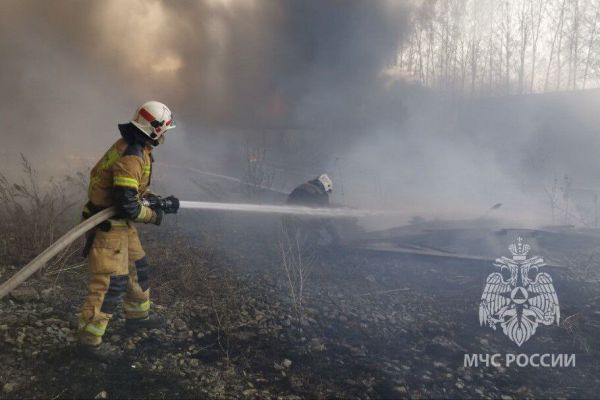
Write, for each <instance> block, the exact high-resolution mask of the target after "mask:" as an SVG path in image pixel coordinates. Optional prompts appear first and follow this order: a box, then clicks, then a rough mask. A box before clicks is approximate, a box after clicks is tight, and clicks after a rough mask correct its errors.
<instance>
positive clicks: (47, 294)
mask: <svg viewBox="0 0 600 400" xmlns="http://www.w3.org/2000/svg"><path fill="white" fill-rule="evenodd" d="M40 294H41V295H42V299H44V300H50V299H51V298H52V297H53V295H54V289H53V288H46V289H42V291H41V292H40Z"/></svg>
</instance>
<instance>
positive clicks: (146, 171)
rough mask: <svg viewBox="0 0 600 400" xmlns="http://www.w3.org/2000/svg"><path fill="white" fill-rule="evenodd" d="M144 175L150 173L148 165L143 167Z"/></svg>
mask: <svg viewBox="0 0 600 400" xmlns="http://www.w3.org/2000/svg"><path fill="white" fill-rule="evenodd" d="M144 175H150V166H145V167H144Z"/></svg>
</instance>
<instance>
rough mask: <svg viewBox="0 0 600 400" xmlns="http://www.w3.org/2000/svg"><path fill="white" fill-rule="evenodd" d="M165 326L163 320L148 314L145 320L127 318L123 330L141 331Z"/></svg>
mask: <svg viewBox="0 0 600 400" xmlns="http://www.w3.org/2000/svg"><path fill="white" fill-rule="evenodd" d="M165 325H166V323H165V320H164V318H162V317H159V316H158V315H154V314H150V315H148V316H147V317H145V318H129V319H127V320H125V329H127V330H128V331H137V330H141V329H160V328H163V327H164V326H165Z"/></svg>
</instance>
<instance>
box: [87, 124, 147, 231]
mask: <svg viewBox="0 0 600 400" xmlns="http://www.w3.org/2000/svg"><path fill="white" fill-rule="evenodd" d="M119 127H120V128H121V126H119ZM121 129H124V128H121ZM152 161H153V159H152V154H151V149H150V148H149V147H147V146H144V145H143V144H141V143H138V142H134V141H132V142H131V143H128V142H127V141H126V140H125V139H124V138H121V139H119V140H117V141H116V142H115V144H113V145H112V146H111V148H110V149H108V151H107V152H106V153H105V154H104V156H103V157H102V159H101V160H100V161H99V162H98V163H97V164H96V165H95V166H94V168H93V169H92V172H91V175H90V185H89V189H88V198H89V202H88V204H87V205H86V209H84V217H88V216H89V215H91V214H94V213H96V212H98V211H99V210H102V209H104V208H107V207H111V206H113V205H114V206H116V207H117V210H118V215H117V218H119V219H127V220H133V221H135V222H145V223H148V222H151V221H152V220H153V218H155V217H156V214H155V212H154V211H153V210H151V209H150V208H149V207H146V206H144V205H142V203H141V201H140V199H141V198H142V197H143V196H144V195H145V194H146V192H147V191H148V188H149V186H150V180H151V176H152Z"/></svg>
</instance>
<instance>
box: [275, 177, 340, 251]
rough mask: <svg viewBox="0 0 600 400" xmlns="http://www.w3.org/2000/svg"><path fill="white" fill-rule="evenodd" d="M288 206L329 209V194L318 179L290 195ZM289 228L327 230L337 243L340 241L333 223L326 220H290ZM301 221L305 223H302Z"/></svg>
mask: <svg viewBox="0 0 600 400" xmlns="http://www.w3.org/2000/svg"><path fill="white" fill-rule="evenodd" d="M286 203H287V204H292V205H297V206H306V207H328V206H329V194H328V193H327V192H326V191H325V188H324V187H323V184H321V182H319V180H318V179H313V180H312V181H308V182H305V183H303V184H301V185H300V186H298V187H296V188H295V189H294V190H292V192H291V193H290V194H289V196H288V198H287V201H286ZM287 221H288V228H289V229H294V228H291V227H290V225H294V224H296V225H298V226H305V227H306V226H307V225H312V227H313V228H314V229H317V230H318V229H325V230H326V231H327V232H328V233H329V235H330V236H331V237H332V238H333V240H334V241H335V242H337V241H339V233H338V232H337V229H336V228H335V226H334V225H333V223H332V222H331V221H330V220H328V219H326V218H288V219H287ZM300 221H304V222H302V223H300Z"/></svg>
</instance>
